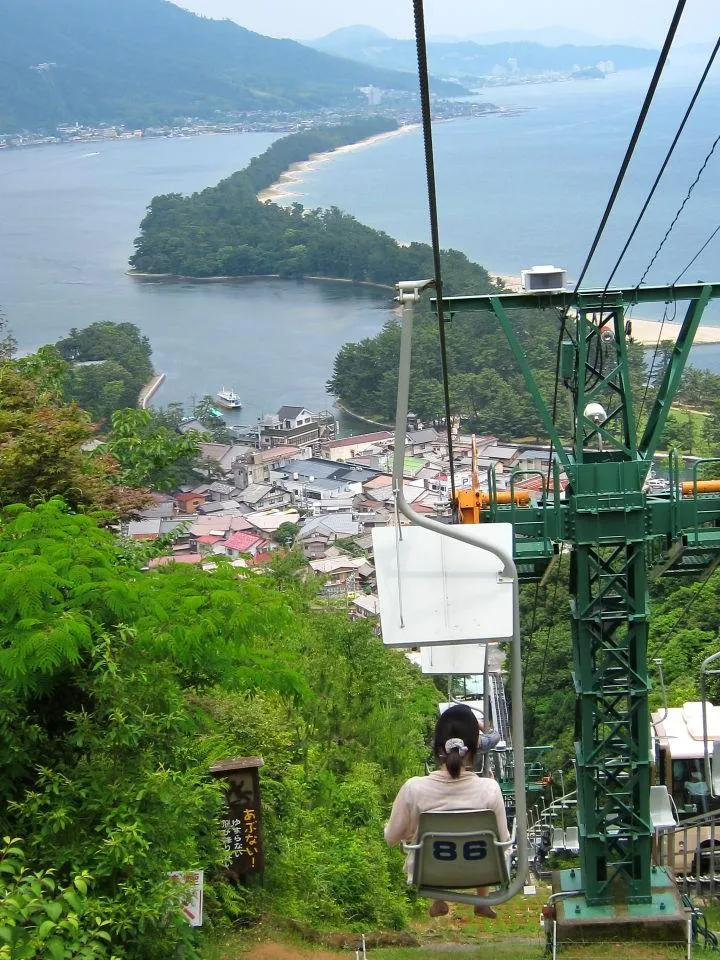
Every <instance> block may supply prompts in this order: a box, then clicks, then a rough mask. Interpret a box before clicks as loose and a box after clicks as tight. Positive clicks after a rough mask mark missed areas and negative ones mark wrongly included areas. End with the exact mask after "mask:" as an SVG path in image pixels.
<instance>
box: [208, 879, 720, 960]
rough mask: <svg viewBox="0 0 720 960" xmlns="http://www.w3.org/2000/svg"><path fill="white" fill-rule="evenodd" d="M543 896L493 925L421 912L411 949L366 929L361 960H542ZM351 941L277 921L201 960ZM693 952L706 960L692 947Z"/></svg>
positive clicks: (566, 959)
mask: <svg viewBox="0 0 720 960" xmlns="http://www.w3.org/2000/svg"><path fill="white" fill-rule="evenodd" d="M548 893H549V890H548V888H547V887H545V886H543V885H538V886H537V893H536V895H534V896H527V897H516V898H515V899H514V900H512V901H510V902H509V903H506V904H503V905H502V906H501V907H498V917H497V920H484V919H482V918H478V917H475V916H474V915H473V913H472V909H471V908H470V907H467V906H463V905H460V904H455V905H453V906H452V908H451V912H450V915H449V916H448V917H442V918H439V919H435V920H433V919H431V918H430V917H428V916H427V915H425V916H424V917H423V918H422V919H419V920H417V921H415V922H414V923H412V924H411V926H410V928H409V930H408V932H409V933H410V934H411V935H414V937H415V938H416V940H417V943H418V945H417V946H376V945H374V942H373V939H372V938H373V937H374V934H373V931H369V930H368V931H365V933H366V936H367V937H368V947H367V956H368V960H442V958H443V957H444V956H448V955H456V956H458V957H466V958H468V960H479V958H481V957H482V958H484V960H487V958H491V960H542V958H543V955H544V951H545V933H544V930H543V929H542V928H541V926H540V910H541V907H542V904H543V903H544V902H545V899H546V897H547V895H548ZM706 916H707V918H708V925H709V927H710V929H715V930H718V929H720V906H710V907H708V908H707V909H706ZM390 936H392V935H389V937H390ZM358 939H359V934H355V933H348V934H346V935H330V936H328V938H326V942H329V945H328V946H321V945H319V944H315V943H308V942H307V941H305V940H303V939H301V938H300V937H298V936H297V935H296V934H293V933H289V932H288V931H287V928H286V927H285V925H284V924H283V923H282V921H278V922H277V923H273V924H270V923H268V924H267V925H264V924H260V925H258V926H257V927H255V928H253V929H251V930H245V931H242V932H237V933H231V934H228V935H227V936H226V937H224V938H222V939H220V940H217V941H216V942H215V943H209V944H207V946H206V949H205V950H204V951H203V953H202V956H203V958H204V960H310V958H313V957H317V958H320V960H347V958H352V957H354V956H355V942H356V941H357V940H358ZM388 939H389V938H388ZM693 953H694V955H695V956H696V957H701V956H707V957H708V958H710V956H711V954H710V953H709V952H707V951H703V950H702V949H701V948H700V947H699V946H696V947H695V948H694V951H693ZM684 956H685V950H684V948H683V947H682V946H679V945H678V946H675V945H664V944H658V943H650V942H647V943H645V942H634V943H627V942H620V941H618V942H610V943H587V944H573V945H570V944H567V945H564V946H562V948H561V950H560V951H559V958H560V960H681V958H682V957H684ZM715 956H718V955H717V954H715Z"/></svg>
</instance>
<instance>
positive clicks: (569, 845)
mask: <svg viewBox="0 0 720 960" xmlns="http://www.w3.org/2000/svg"><path fill="white" fill-rule="evenodd" d="M565 849H566V850H567V852H568V853H573V854H578V853H580V831H579V830H578V828H577V827H568V828H567V829H566V831H565Z"/></svg>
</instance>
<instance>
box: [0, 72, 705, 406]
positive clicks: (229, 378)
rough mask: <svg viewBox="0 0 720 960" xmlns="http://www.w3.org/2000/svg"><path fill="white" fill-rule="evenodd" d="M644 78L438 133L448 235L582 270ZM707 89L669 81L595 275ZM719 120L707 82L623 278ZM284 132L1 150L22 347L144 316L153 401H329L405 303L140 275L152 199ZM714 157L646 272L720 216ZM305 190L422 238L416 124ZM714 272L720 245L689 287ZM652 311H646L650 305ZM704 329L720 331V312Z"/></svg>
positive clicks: (577, 86) (317, 202)
mask: <svg viewBox="0 0 720 960" xmlns="http://www.w3.org/2000/svg"><path fill="white" fill-rule="evenodd" d="M648 76H649V75H648V74H647V72H638V73H635V72H633V73H627V74H618V75H615V76H612V77H609V78H608V79H606V80H604V81H585V82H572V83H555V84H546V85H533V86H516V87H507V88H495V89H493V90H491V91H488V93H487V95H486V97H484V99H492V100H493V102H495V103H498V104H502V105H507V106H511V107H515V106H516V107H523V108H528V109H525V110H523V111H522V112H518V113H515V112H514V111H508V112H507V113H504V114H496V115H490V116H486V117H483V118H478V119H475V120H463V121H453V122H450V123H442V124H437V125H435V127H434V139H435V147H436V167H437V175H438V199H439V210H440V236H441V242H442V244H443V245H444V246H453V247H456V248H459V249H461V250H463V251H464V252H465V253H467V255H468V256H469V257H471V259H474V260H477V261H479V262H480V263H483V264H484V265H485V266H487V267H488V269H490V270H491V271H493V272H497V273H502V274H518V273H519V271H520V270H521V269H522V268H523V267H527V266H531V265H533V264H535V263H554V264H557V265H559V266H562V267H565V268H566V269H567V270H568V272H569V277H570V278H571V279H574V278H575V277H576V276H577V273H578V271H579V269H580V267H581V265H582V262H583V260H584V256H585V254H586V253H587V250H588V249H589V246H590V242H591V240H592V237H593V235H594V232H595V230H596V228H597V224H598V222H599V218H600V215H601V213H602V209H603V207H604V204H605V202H606V200H607V197H608V195H609V191H610V188H611V185H612V182H613V180H614V177H615V174H616V172H617V169H618V166H619V163H620V160H621V158H622V154H623V152H624V149H625V144H626V142H627V138H628V136H629V134H630V131H631V130H632V127H633V124H634V122H635V119H636V117H637V113H638V111H639V108H640V104H641V102H642V98H643V96H644V92H645V89H646V87H647V82H648ZM693 83H694V79H693V78H691V77H690V75H688V74H682V75H677V76H676V77H670V78H669V79H668V81H667V82H664V83H663V86H662V87H661V90H660V91H659V94H658V98H657V101H656V104H655V105H654V106H653V109H652V111H651V113H650V116H649V118H648V123H647V129H646V132H645V133H644V135H643V138H642V139H641V141H640V144H639V146H638V150H637V152H636V157H635V158H634V161H633V165H632V166H631V168H630V171H629V173H628V177H627V180H626V184H625V186H624V188H623V191H622V193H621V194H620V197H619V200H618V204H617V211H616V213H615V214H614V215H613V218H612V219H611V221H610V224H609V226H608V230H607V233H606V237H605V238H604V240H603V242H602V244H601V246H600V248H599V249H598V252H597V255H596V257H595V258H594V259H593V262H592V264H591V268H590V270H589V272H588V276H587V283H594V284H599V285H602V284H603V283H604V282H605V280H606V279H607V276H608V274H609V271H610V269H611V268H612V265H613V263H614V260H615V258H616V256H617V253H618V252H619V247H620V246H621V243H622V242H623V241H624V239H625V236H626V235H627V232H628V230H629V228H630V226H631V224H632V222H633V220H634V218H635V215H636V214H637V212H638V210H639V207H640V205H641V203H642V200H643V199H644V196H645V193H646V191H647V189H648V188H649V185H650V183H651V181H652V178H653V177H654V174H655V171H656V169H657V166H658V164H659V162H660V159H661V157H662V156H663V155H664V151H665V149H666V147H667V145H668V144H669V141H670V139H671V137H672V134H673V132H674V129H675V126H676V124H677V123H678V122H679V119H680V116H681V114H682V111H683V110H684V108H685V105H686V104H687V101H688V99H689V96H690V93H691V90H692V85H693ZM718 116H720V84H719V83H718V81H717V78H716V77H715V78H713V77H711V79H710V80H709V82H708V87H707V90H706V92H705V93H704V95H703V97H702V99H701V100H700V101H699V103H698V105H697V107H696V111H695V114H694V116H693V117H692V119H691V121H690V123H689V124H688V127H687V130H686V134H685V135H684V136H683V138H682V140H681V141H680V144H679V146H678V149H677V153H676V156H675V157H674V159H673V161H672V163H671V165H670V167H669V168H668V172H667V174H666V177H665V178H664V180H663V183H662V185H661V188H660V189H659V191H658V194H657V199H656V200H655V201H654V202H653V203H652V204H651V206H650V208H649V210H648V214H647V216H646V220H645V223H644V224H643V226H642V227H641V230H640V231H639V232H638V235H637V239H636V241H635V242H634V243H633V245H632V246H631V248H630V250H629V252H628V255H627V257H626V258H625V260H624V261H623V263H622V265H621V268H620V269H619V271H618V273H617V275H616V277H615V280H614V283H620V282H622V283H628V284H634V283H636V282H637V281H638V280H639V278H640V276H641V275H642V273H643V271H644V269H645V267H646V266H647V264H648V263H649V261H650V259H651V257H652V254H653V252H654V251H655V249H656V248H657V246H658V245H659V243H660V240H661V238H662V236H663V234H664V232H665V230H666V229H667V227H668V225H669V224H670V222H671V220H672V217H673V215H674V213H675V211H676V210H677V208H678V207H679V206H680V203H681V202H682V199H683V197H684V196H685V194H686V192H687V189H688V187H689V185H690V183H691V182H692V180H693V178H694V177H695V175H696V173H697V171H698V168H699V166H700V163H701V162H702V159H703V157H704V156H705V155H706V153H707V151H708V150H709V148H710V145H711V144H712V142H713V140H714V138H715V137H716V136H717V134H718V132H719V131H718V130H717V117H718ZM273 139H275V135H272V134H239V135H227V136H205V137H196V138H188V139H167V140H131V141H112V142H103V143H99V144H95V143H92V144H74V145H68V146H49V147H41V148H33V149H24V150H16V151H5V152H2V153H0V307H1V308H2V310H3V313H4V315H5V316H6V317H7V319H8V320H9V322H10V326H11V328H12V330H13V332H14V334H15V336H16V337H17V339H18V341H19V344H20V347H21V349H23V350H32V349H34V348H35V347H37V346H38V345H40V344H42V343H47V342H52V341H54V340H55V339H57V338H58V337H60V336H62V335H64V334H65V333H66V332H67V331H68V330H69V329H70V328H71V327H73V326H76V327H82V326H85V325H87V324H89V323H92V322H94V321H96V320H114V321H131V322H133V323H135V324H137V326H138V327H139V328H140V329H141V330H142V332H143V333H144V334H146V335H147V336H148V337H149V338H150V340H151V342H152V345H153V350H154V355H153V362H154V364H155V367H156V369H158V370H161V371H163V372H165V373H166V374H167V382H166V384H165V385H164V386H163V387H162V388H161V390H160V392H159V393H158V394H157V398H156V401H155V402H157V403H163V404H164V403H168V402H171V401H174V400H179V401H183V402H188V401H190V400H191V398H192V397H193V395H195V396H201V395H202V394H205V393H210V394H214V393H215V392H216V391H217V390H218V389H219V388H220V387H222V386H227V387H232V388H233V389H235V390H236V391H237V392H238V393H240V395H241V396H242V399H243V401H244V403H245V408H244V410H243V411H242V412H241V413H240V414H238V415H233V416H232V417H231V419H232V420H235V421H236V422H248V423H253V422H254V421H255V418H256V417H257V416H260V415H261V414H262V413H263V412H268V411H274V410H277V408H278V407H279V406H280V405H281V404H284V403H288V404H299V405H306V406H308V407H310V408H316V409H320V408H322V407H324V406H326V404H327V403H328V398H327V396H326V394H325V386H324V385H325V382H326V380H327V379H328V377H329V376H330V375H331V373H332V361H333V358H334V356H335V354H336V352H337V350H338V349H339V347H340V346H341V345H342V344H343V343H345V342H347V341H350V340H358V339H361V338H363V337H366V336H372V335H373V334H374V333H376V332H377V331H378V330H379V329H380V328H381V326H382V324H383V323H384V322H385V321H386V320H387V318H388V317H389V316H391V312H392V309H393V308H392V304H391V303H390V300H389V297H388V294H387V293H386V292H384V291H380V290H376V289H373V288H371V287H358V286H351V285H348V284H341V283H314V282H307V281H306V282H294V281H278V280H253V281H239V282H233V283H194V282H182V283H164V282H144V281H140V280H138V279H135V278H131V277H129V276H127V274H126V270H127V259H128V257H129V255H130V254H131V253H132V241H133V239H134V237H135V236H136V235H137V233H138V227H139V222H140V220H141V218H142V216H143V213H144V210H145V207H146V205H147V204H148V203H149V201H150V199H151V198H152V197H153V196H154V195H155V194H158V193H169V192H183V193H187V192H192V191H195V190H200V189H202V188H203V187H205V186H208V185H211V184H214V183H216V182H217V181H218V180H219V179H220V178H222V177H223V176H227V175H228V174H230V173H232V172H233V171H234V170H236V169H239V168H241V167H243V166H244V165H245V164H246V163H247V161H248V160H249V159H250V157H252V156H255V155H257V154H258V153H261V152H262V151H263V150H264V149H266V147H267V146H268V145H269V144H270V143H271V142H272V140H273ZM718 154H720V150H719V151H718V152H717V153H716V155H714V156H713V157H712V158H711V159H710V161H709V162H708V165H707V169H706V170H705V173H704V175H703V177H702V178H701V180H700V181H699V183H698V185H697V187H696V188H695V190H694V192H693V194H692V196H691V199H690V201H689V202H688V204H687V206H686V209H685V211H684V213H683V215H682V216H681V217H680V219H679V220H678V222H677V226H676V227H675V228H674V229H673V231H672V233H671V235H670V238H669V240H668V242H667V244H666V245H665V247H664V248H663V250H662V252H661V253H660V255H659V256H658V258H657V260H656V262H655V264H654V266H653V268H652V269H651V271H650V272H649V273H648V275H647V279H646V282H648V283H651V282H658V283H659V282H667V281H672V280H674V279H675V277H676V276H677V274H678V273H679V271H680V270H681V269H682V267H684V266H685V264H686V263H687V262H688V261H689V260H690V258H691V257H692V256H693V255H694V254H695V252H696V251H697V249H698V248H699V246H700V244H701V243H702V242H703V241H704V239H705V238H706V237H707V236H708V235H709V234H710V232H711V231H712V230H713V229H714V228H715V227H716V226H717V223H718V216H719V215H720V156H718ZM294 189H295V192H296V194H297V199H298V200H300V201H301V202H303V203H304V204H305V205H306V206H310V207H313V206H329V205H331V204H335V205H337V206H339V207H341V208H342V209H344V210H347V211H348V212H350V213H352V214H354V215H355V216H357V217H358V219H360V220H361V221H363V222H365V223H368V224H370V225H371V226H374V227H377V228H379V229H383V230H386V231H387V232H388V233H390V234H391V235H392V236H395V237H397V238H398V239H400V240H404V241H410V240H421V241H427V239H428V227H427V202H426V195H425V176H424V168H423V158H422V139H421V137H420V135H419V133H408V134H406V135H405V136H402V137H397V138H391V139H388V140H385V141H382V142H380V143H377V144H375V145H373V146H369V147H366V148H360V149H357V150H354V151H350V152H347V153H343V154H339V155H337V156H336V157H334V158H332V160H330V161H329V162H327V163H323V164H319V165H318V166H317V168H316V169H313V170H311V171H310V172H308V173H307V174H306V175H305V176H304V179H303V181H302V182H301V183H299V184H297V185H295V188H294ZM289 199H294V198H289ZM718 275H720V238H718V239H717V240H716V241H715V242H714V243H713V244H711V245H710V246H708V248H707V250H706V251H705V253H704V254H703V255H702V257H700V258H699V259H698V260H697V262H696V263H695V264H693V266H692V268H691V269H690V270H689V271H688V273H687V274H686V275H685V276H684V277H683V278H682V279H683V280H685V281H688V282H690V281H695V280H698V279H717V277H718ZM398 279H402V278H398ZM641 315H652V314H651V313H650V312H649V310H648V308H647V307H643V310H642V314H641ZM706 322H712V323H720V315H718V311H717V309H713V310H711V311H709V313H708V314H707V315H706ZM693 362H694V363H695V364H696V365H698V366H708V367H710V368H711V369H715V370H718V371H720V346H703V347H699V348H696V349H695V350H694V356H693Z"/></svg>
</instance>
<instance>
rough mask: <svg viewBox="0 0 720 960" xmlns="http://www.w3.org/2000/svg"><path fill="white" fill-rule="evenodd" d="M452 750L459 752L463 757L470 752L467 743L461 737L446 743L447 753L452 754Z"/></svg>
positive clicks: (453, 738)
mask: <svg viewBox="0 0 720 960" xmlns="http://www.w3.org/2000/svg"><path fill="white" fill-rule="evenodd" d="M451 750H457V751H458V753H459V754H460V756H461V757H464V756H465V754H466V753H467V752H468V748H467V747H466V746H465V741H464V740H461V739H460V738H459V737H451V739H450V740H446V741H445V753H450V751H451Z"/></svg>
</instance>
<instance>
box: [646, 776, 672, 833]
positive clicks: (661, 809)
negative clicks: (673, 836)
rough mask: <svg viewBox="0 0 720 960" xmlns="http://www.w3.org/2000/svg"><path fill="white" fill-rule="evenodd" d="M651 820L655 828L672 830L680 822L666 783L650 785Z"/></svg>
mask: <svg viewBox="0 0 720 960" xmlns="http://www.w3.org/2000/svg"><path fill="white" fill-rule="evenodd" d="M650 822H651V824H652V828H653V830H671V829H672V828H673V827H676V826H677V824H678V818H677V816H676V815H675V813H674V811H673V808H672V805H671V801H670V794H669V793H668V788H667V787H666V786H665V785H664V784H657V785H656V786H653V787H650Z"/></svg>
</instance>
